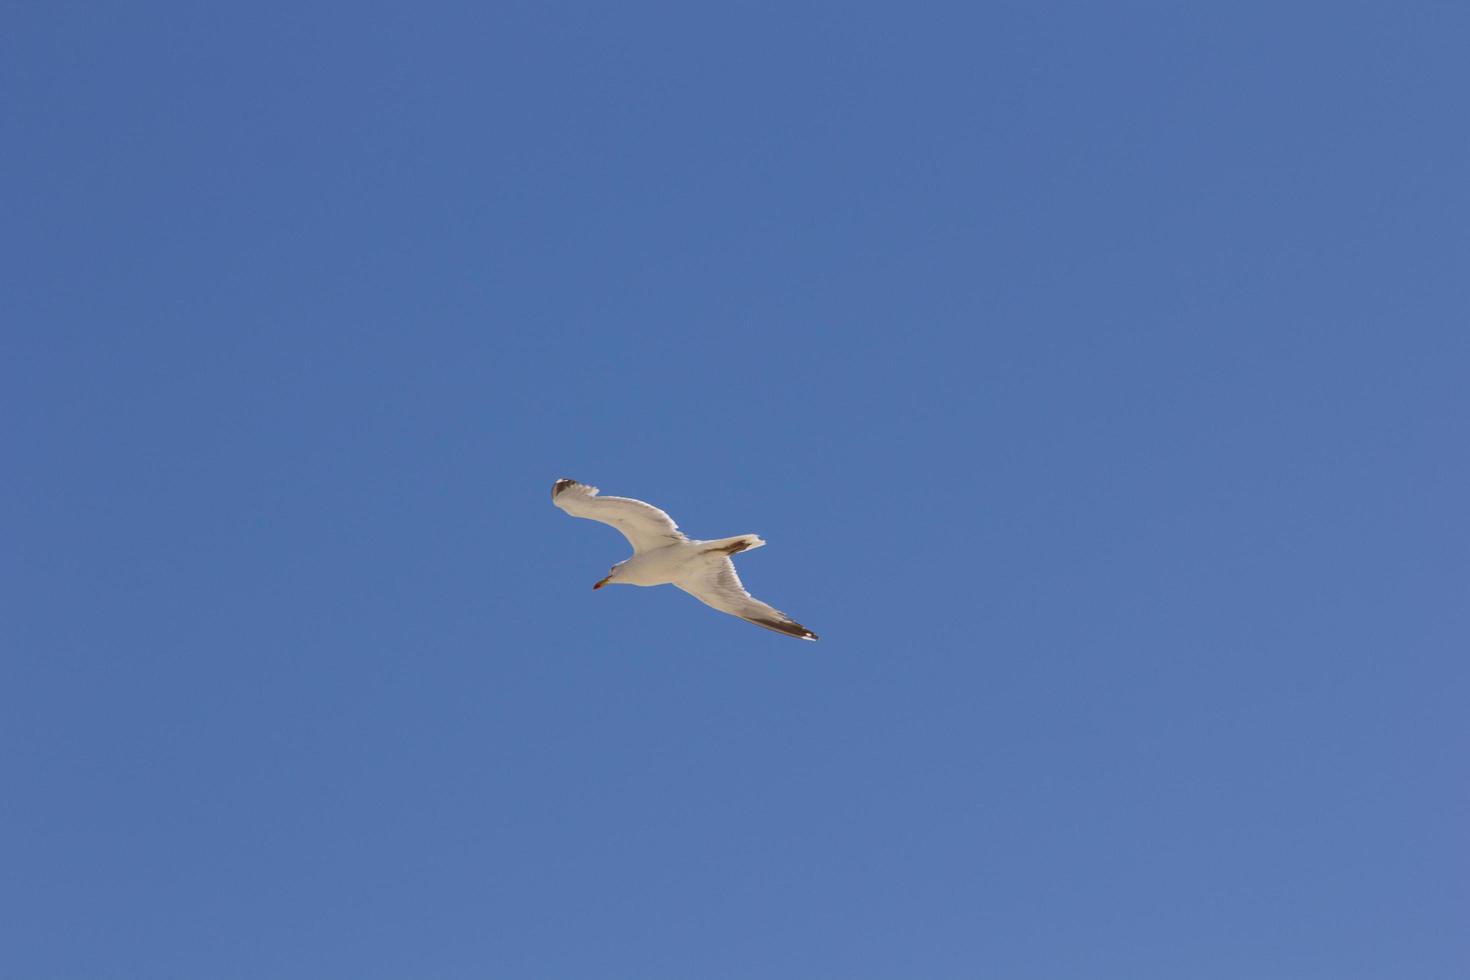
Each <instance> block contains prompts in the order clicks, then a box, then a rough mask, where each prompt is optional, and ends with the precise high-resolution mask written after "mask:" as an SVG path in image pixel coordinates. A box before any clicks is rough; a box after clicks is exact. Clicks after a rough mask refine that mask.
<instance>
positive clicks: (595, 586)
mask: <svg viewBox="0 0 1470 980" xmlns="http://www.w3.org/2000/svg"><path fill="white" fill-rule="evenodd" d="M607 578H612V576H611V575H609V576H608V577H607ZM607 578H605V579H603V580H602V581H601V582H598V583H597V584H596V585H594V586H592V587H593V588H594V589H600V588H602V587H603V586H604V585H606V584H607Z"/></svg>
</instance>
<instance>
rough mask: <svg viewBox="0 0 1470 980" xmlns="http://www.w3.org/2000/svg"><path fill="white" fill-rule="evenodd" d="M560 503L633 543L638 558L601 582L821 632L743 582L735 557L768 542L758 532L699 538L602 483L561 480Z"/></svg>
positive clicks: (785, 629) (767, 624)
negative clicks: (675, 591) (605, 490)
mask: <svg viewBox="0 0 1470 980" xmlns="http://www.w3.org/2000/svg"><path fill="white" fill-rule="evenodd" d="M551 499H552V502H553V503H554V504H556V506H558V507H560V508H561V509H562V510H564V511H566V512H567V513H568V514H571V515H572V516H573V517H585V518H587V519H588V520H593V521H601V522H602V523H604V524H610V525H612V526H613V527H615V528H617V529H618V530H619V531H621V532H622V533H623V536H624V537H626V538H627V539H628V541H629V543H631V544H632V545H633V557H631V558H629V559H628V560H626V561H623V562H620V563H618V564H617V565H614V566H613V567H612V571H611V572H609V573H608V575H607V577H606V578H604V579H603V580H602V581H600V582H598V583H597V584H596V585H594V586H592V587H593V588H594V589H600V588H602V587H603V586H604V585H643V586H652V585H674V586H677V587H678V588H680V589H683V590H684V591H685V592H688V593H689V594H690V595H692V596H694V597H695V598H696V599H698V600H699V601H700V602H703V603H704V604H705V605H707V606H711V607H713V608H715V609H718V610H720V611H721V612H724V613H729V614H730V615H732V616H738V617H740V618H741V619H744V620H746V621H747V622H751V623H754V624H755V625H757V626H762V627H764V628H766V629H768V630H775V631H776V632H777V633H785V634H786V635H787V636H795V637H798V638H800V639H803V640H815V639H816V638H817V634H815V633H813V632H812V631H811V630H809V629H807V628H806V627H805V626H802V625H801V624H800V623H798V622H796V621H795V620H794V619H792V618H791V617H790V616H787V615H786V614H785V613H783V612H781V611H780V610H779V609H775V608H773V607H771V606H768V605H766V604H765V603H764V602H761V601H760V600H759V599H756V598H753V597H752V596H751V595H750V593H749V592H746V591H745V587H744V586H743V585H741V584H740V577H739V576H738V575H736V574H735V564H734V563H733V562H732V561H730V556H731V555H735V554H739V553H740V552H742V551H749V550H750V549H752V548H759V547H761V546H762V545H764V544H765V542H764V541H762V540H761V539H760V538H759V537H758V536H757V535H754V534H737V535H735V536H734V537H731V538H718V539H716V540H713V541H697V540H693V539H691V538H688V537H686V536H685V535H684V534H683V533H682V532H680V530H679V527H678V525H677V524H675V523H674V520H673V518H671V517H669V515H668V514H665V513H664V512H663V511H661V510H659V509H658V508H657V507H654V506H653V505H652V504H646V503H644V502H643V501H641V500H633V499H631V498H629V497H599V496H598V495H597V488H596V487H589V486H587V485H585V484H582V483H578V482H577V481H575V480H566V479H562V480H557V481H556V484H555V486H553V487H552V488H551Z"/></svg>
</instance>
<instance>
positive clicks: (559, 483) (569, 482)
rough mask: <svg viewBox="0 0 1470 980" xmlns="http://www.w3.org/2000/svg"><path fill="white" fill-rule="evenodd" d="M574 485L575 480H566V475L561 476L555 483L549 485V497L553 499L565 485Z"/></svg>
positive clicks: (575, 483)
mask: <svg viewBox="0 0 1470 980" xmlns="http://www.w3.org/2000/svg"><path fill="white" fill-rule="evenodd" d="M576 485H577V481H576V480H568V479H567V478H566V477H562V478H561V479H560V480H557V481H556V483H555V484H553V485H552V487H551V499H552V500H555V499H556V495H557V494H559V493H561V492H562V491H563V490H565V489H566V488H567V487H574V486H576Z"/></svg>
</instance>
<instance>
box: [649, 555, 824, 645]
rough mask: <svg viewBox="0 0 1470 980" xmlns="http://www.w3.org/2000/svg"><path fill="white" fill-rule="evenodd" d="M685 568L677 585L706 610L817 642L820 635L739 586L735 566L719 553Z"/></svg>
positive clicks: (675, 582) (676, 581) (699, 559)
mask: <svg viewBox="0 0 1470 980" xmlns="http://www.w3.org/2000/svg"><path fill="white" fill-rule="evenodd" d="M686 567H687V568H688V569H689V571H688V572H686V573H685V574H683V575H681V576H680V577H679V578H677V579H675V580H674V584H675V585H677V586H678V587H679V588H681V589H683V590H684V591H685V592H688V593H689V594H690V595H692V596H694V598H696V599H698V600H699V601H700V602H702V603H704V604H705V605H706V606H713V607H714V608H715V609H718V610H719V611H720V612H723V613H729V614H730V615H731V616H739V617H740V618H741V619H743V620H745V621H746V622H747V623H754V624H755V625H757V626H764V627H765V628H766V629H768V630H775V631H776V632H777V633H785V634H786V635H787V636H795V637H799V638H801V639H803V640H815V639H816V638H817V634H815V633H813V632H812V631H811V630H809V629H807V628H806V627H805V626H803V625H801V624H800V623H798V622H797V621H796V620H794V619H792V618H791V617H790V616H788V615H786V614H785V613H783V612H782V611H781V610H779V609H776V608H774V607H772V606H768V605H766V604H765V603H764V602H761V601H760V600H759V599H756V598H753V597H752V596H751V594H750V593H749V592H746V591H745V586H743V585H741V584H740V576H739V575H736V574H735V563H734V562H732V561H731V560H730V559H729V558H727V557H725V556H724V555H722V554H720V553H719V552H706V553H705V554H704V555H702V556H700V557H699V558H698V559H696V560H694V561H691V562H689V563H688V565H687V566H686Z"/></svg>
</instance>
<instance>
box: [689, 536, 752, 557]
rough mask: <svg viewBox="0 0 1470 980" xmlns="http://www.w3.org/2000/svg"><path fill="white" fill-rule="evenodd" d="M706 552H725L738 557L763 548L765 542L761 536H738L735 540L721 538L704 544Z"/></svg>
mask: <svg viewBox="0 0 1470 980" xmlns="http://www.w3.org/2000/svg"><path fill="white" fill-rule="evenodd" d="M702 543H703V545H704V550H705V551H723V552H724V553H725V554H727V555H738V554H739V553H740V552H742V551H749V550H750V549H752V548H759V547H762V546H763V545H764V544H765V542H764V541H762V540H761V537H760V535H759V534H737V535H735V536H734V537H733V538H720V539H718V540H716V541H705V542H702Z"/></svg>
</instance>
